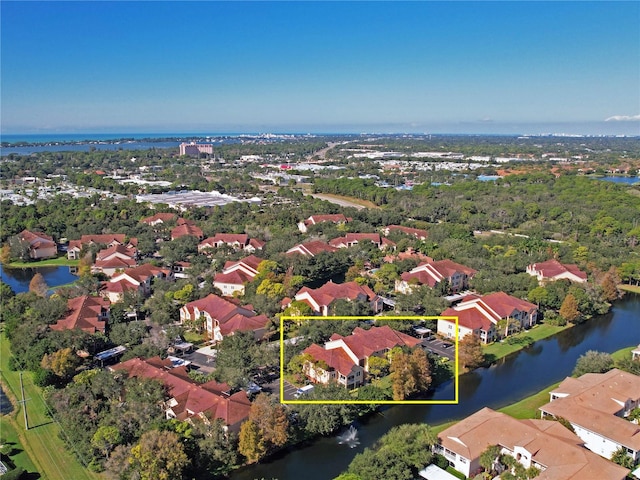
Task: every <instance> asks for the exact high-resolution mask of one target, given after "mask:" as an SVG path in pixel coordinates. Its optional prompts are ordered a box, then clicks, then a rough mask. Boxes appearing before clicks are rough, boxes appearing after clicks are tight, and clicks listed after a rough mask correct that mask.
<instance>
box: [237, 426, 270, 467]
mask: <svg viewBox="0 0 640 480" xmlns="http://www.w3.org/2000/svg"><path fill="white" fill-rule="evenodd" d="M238 451H239V452H240V453H241V454H242V455H244V456H245V457H246V459H247V461H248V462H249V463H255V462H257V461H258V460H260V459H261V458H262V457H264V456H265V455H266V453H267V447H266V445H265V441H264V438H263V436H262V432H261V431H260V427H258V425H256V424H255V422H252V421H251V420H247V421H246V422H244V423H243V424H242V426H241V427H240V440H239V443H238Z"/></svg>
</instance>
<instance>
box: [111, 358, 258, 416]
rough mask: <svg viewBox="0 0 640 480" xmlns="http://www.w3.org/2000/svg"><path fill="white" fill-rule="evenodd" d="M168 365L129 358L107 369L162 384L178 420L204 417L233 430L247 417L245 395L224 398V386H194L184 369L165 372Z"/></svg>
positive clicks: (156, 360) (227, 389)
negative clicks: (169, 397)
mask: <svg viewBox="0 0 640 480" xmlns="http://www.w3.org/2000/svg"><path fill="white" fill-rule="evenodd" d="M169 364H170V362H168V363H167V362H166V361H162V360H160V358H159V357H154V358H151V359H149V360H142V359H140V358H132V359H131V360H127V361H126V362H122V363H120V364H118V365H115V366H114V367H111V368H112V369H113V370H124V371H126V372H127V373H128V374H129V377H143V378H149V379H156V380H159V381H160V382H162V384H163V385H165V386H166V387H167V390H168V393H169V395H170V396H171V398H172V399H173V400H174V401H173V402H171V401H170V402H169V405H170V408H171V410H172V411H173V412H174V413H175V414H176V416H177V417H178V419H180V420H185V419H187V418H191V417H194V416H200V415H204V416H206V417H207V418H211V419H216V418H219V419H222V421H223V422H224V423H225V425H227V426H233V425H238V424H239V423H240V422H242V421H244V420H246V419H247V418H248V417H249V410H250V408H251V402H250V401H249V399H248V398H247V395H246V393H245V392H242V391H240V392H237V393H235V394H233V395H231V396H228V395H225V394H224V393H223V392H228V391H229V390H230V388H229V386H228V385H227V384H220V383H217V382H208V383H205V384H202V385H198V384H197V383H195V382H194V381H193V380H191V379H190V378H189V376H188V374H187V371H186V369H185V367H178V368H173V369H171V368H168V367H169V366H170V365H169Z"/></svg>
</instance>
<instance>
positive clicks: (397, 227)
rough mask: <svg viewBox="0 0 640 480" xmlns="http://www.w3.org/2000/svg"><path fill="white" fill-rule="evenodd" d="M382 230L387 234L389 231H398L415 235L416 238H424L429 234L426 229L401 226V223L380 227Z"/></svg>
mask: <svg viewBox="0 0 640 480" xmlns="http://www.w3.org/2000/svg"><path fill="white" fill-rule="evenodd" d="M382 232H383V233H384V234H385V235H386V236H389V234H390V233H391V232H400V233H404V234H405V235H409V236H411V237H415V238H417V239H418V240H426V239H427V237H428V236H429V234H428V233H427V231H426V230H420V229H419V228H411V227H403V226H401V225H389V226H387V227H384V228H383V229H382Z"/></svg>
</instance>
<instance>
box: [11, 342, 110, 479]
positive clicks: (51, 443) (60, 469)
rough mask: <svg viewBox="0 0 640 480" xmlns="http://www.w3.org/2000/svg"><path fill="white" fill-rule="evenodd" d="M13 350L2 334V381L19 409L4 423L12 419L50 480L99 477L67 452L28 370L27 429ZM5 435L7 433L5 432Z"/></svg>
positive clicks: (21, 440) (26, 387)
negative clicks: (13, 366) (19, 400)
mask: <svg viewBox="0 0 640 480" xmlns="http://www.w3.org/2000/svg"><path fill="white" fill-rule="evenodd" d="M10 356H11V353H10V351H9V341H8V340H7V339H6V337H5V336H4V334H2V336H0V370H1V371H2V383H3V385H4V387H6V389H7V392H6V393H7V395H9V396H10V397H11V398H12V401H13V404H14V406H15V408H16V410H15V412H14V413H12V414H10V415H7V416H6V417H3V419H2V422H3V423H2V425H3V426H4V425H5V423H6V422H9V423H10V424H11V426H12V427H13V428H14V431H15V432H16V433H17V435H18V438H19V443H20V444H21V445H22V446H23V447H24V449H25V453H26V454H28V456H29V457H30V459H31V461H32V462H33V464H34V465H35V467H36V469H37V470H38V472H40V474H41V475H42V478H43V479H47V480H68V479H73V480H98V479H100V478H102V477H101V476H100V475H98V474H96V473H93V472H90V471H89V470H87V469H85V468H84V467H83V466H82V465H81V464H80V462H78V460H76V458H75V457H74V456H73V455H72V454H71V453H69V452H68V451H67V449H66V446H65V444H64V443H63V442H62V440H60V438H59V436H58V435H59V433H60V427H59V426H58V424H57V423H55V422H54V421H53V420H52V419H51V418H50V417H49V415H48V414H47V407H46V404H45V402H44V399H43V397H42V391H41V389H40V388H39V387H38V386H37V385H35V384H34V383H33V380H32V377H31V373H28V372H25V373H24V374H23V376H22V378H23V382H24V392H25V398H26V399H27V417H28V422H29V430H27V431H25V430H24V416H23V412H22V407H20V405H18V404H17V402H15V399H16V398H21V395H20V375H19V373H18V372H13V371H11V370H9V367H8V363H9V357H10ZM2 435H3V438H4V433H3V434H2Z"/></svg>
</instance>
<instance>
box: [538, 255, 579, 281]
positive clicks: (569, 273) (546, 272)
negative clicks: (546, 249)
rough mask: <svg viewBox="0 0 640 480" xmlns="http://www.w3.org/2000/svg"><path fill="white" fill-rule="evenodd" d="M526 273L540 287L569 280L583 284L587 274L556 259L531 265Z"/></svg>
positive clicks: (572, 265)
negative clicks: (536, 279) (548, 283)
mask: <svg viewBox="0 0 640 480" xmlns="http://www.w3.org/2000/svg"><path fill="white" fill-rule="evenodd" d="M527 273H528V274H529V275H532V276H534V277H537V278H538V283H540V284H541V285H542V284H544V283H546V282H552V281H555V280H564V279H566V280H571V281H572V282H576V283H585V282H586V281H587V274H586V273H584V272H583V271H582V270H580V269H579V268H578V266H577V265H574V264H563V263H560V262H559V261H558V260H556V259H551V260H547V261H546V262H540V263H532V264H531V265H528V266H527Z"/></svg>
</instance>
